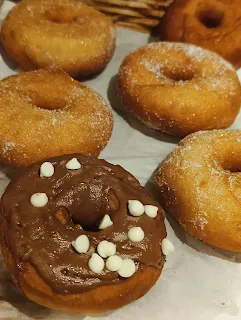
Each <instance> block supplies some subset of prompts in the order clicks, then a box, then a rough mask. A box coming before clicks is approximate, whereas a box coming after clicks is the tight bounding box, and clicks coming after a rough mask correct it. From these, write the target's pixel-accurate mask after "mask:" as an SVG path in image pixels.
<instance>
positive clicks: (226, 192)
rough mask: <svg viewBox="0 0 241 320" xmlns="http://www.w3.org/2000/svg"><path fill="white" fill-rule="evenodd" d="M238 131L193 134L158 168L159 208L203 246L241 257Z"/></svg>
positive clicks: (240, 143)
mask: <svg viewBox="0 0 241 320" xmlns="http://www.w3.org/2000/svg"><path fill="white" fill-rule="evenodd" d="M240 157H241V131H240V130H234V131H229V130H217V131H216V130H215V131H210V132H205V131H204V132H202V131H201V132H197V133H194V134H192V135H190V136H188V137H186V138H185V139H183V140H182V141H181V142H180V144H179V146H178V147H177V148H176V149H174V151H173V152H172V153H171V154H170V155H168V156H167V158H166V159H165V160H164V161H163V162H162V164H161V166H160V168H159V170H158V172H157V174H156V181H157V184H158V185H159V187H160V196H161V199H162V204H163V207H164V209H165V210H166V212H167V213H169V214H171V215H172V216H173V217H174V218H176V219H177V221H178V222H179V223H180V225H181V227H182V228H183V229H184V230H185V231H187V232H188V233H190V234H191V235H192V236H194V237H195V238H197V239H200V240H202V241H203V242H205V243H207V244H209V245H211V246H215V247H218V248H221V249H225V250H230V251H233V252H241V231H240V227H241V216H240V210H241V187H240V186H241V174H240V171H241V162H240Z"/></svg>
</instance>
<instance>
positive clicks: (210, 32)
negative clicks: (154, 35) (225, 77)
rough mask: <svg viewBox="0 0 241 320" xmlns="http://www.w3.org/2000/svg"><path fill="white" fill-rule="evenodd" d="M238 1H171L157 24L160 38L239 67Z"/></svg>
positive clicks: (240, 9)
mask: <svg viewBox="0 0 241 320" xmlns="http://www.w3.org/2000/svg"><path fill="white" fill-rule="evenodd" d="M240 16H241V6H240V0H232V1H229V0H211V1H210V0H175V1H173V3H172V4H171V5H170V7H169V8H168V10H167V12H166V14H165V16H164V18H163V20H162V23H161V29H160V30H161V38H162V40H168V41H178V42H179V41H180V42H187V43H193V44H196V45H198V46H201V47H203V48H206V49H209V50H211V51H215V52H217V53H219V54H220V55H221V56H223V57H224V58H225V59H227V60H228V61H230V62H231V63H232V64H234V65H235V67H237V68H239V67H241V36H240V35H241V20H240Z"/></svg>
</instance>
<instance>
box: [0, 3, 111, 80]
mask: <svg viewBox="0 0 241 320" xmlns="http://www.w3.org/2000/svg"><path fill="white" fill-rule="evenodd" d="M1 43H2V45H3V47H4V49H5V51H6V53H7V54H8V56H9V57H10V58H11V59H12V60H14V61H16V62H17V63H18V64H19V65H20V66H21V67H22V68H23V69H24V70H27V71H30V70H35V69H40V68H45V67H49V66H53V65H54V66H57V67H59V68H61V69H63V70H65V71H66V72H67V73H69V74H70V75H71V76H73V77H77V76H86V75H90V74H94V73H97V72H100V71H101V70H102V69H104V68H105V66H106V65H107V63H108V62H109V61H110V59H111V58H112V56H113V53H114V49H115V31H114V27H113V24H112V22H111V20H110V19H109V18H108V17H107V16H105V15H103V14H102V13H100V12H99V11H97V10H95V9H94V8H92V7H88V6H86V5H84V4H82V3H81V1H78V0H60V1H58V0H24V1H21V2H19V3H18V4H17V5H16V6H15V7H14V8H13V9H12V10H11V11H10V13H9V14H8V16H7V18H6V19H5V21H4V23H3V25H2V29H1Z"/></svg>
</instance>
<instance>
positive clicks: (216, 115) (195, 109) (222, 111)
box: [118, 42, 241, 137]
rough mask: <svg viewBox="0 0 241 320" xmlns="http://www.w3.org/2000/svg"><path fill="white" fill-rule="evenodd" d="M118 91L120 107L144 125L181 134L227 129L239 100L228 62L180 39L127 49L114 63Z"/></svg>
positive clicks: (239, 94) (236, 85) (232, 72)
mask: <svg viewBox="0 0 241 320" xmlns="http://www.w3.org/2000/svg"><path fill="white" fill-rule="evenodd" d="M118 90H119V94H120V97H121V100H122V103H123V107H124V108H126V110H127V111H128V112H130V113H131V114H132V115H134V116H135V117H136V118H138V119H139V120H140V121H142V122H143V123H144V124H146V125H147V126H149V127H151V128H153V129H156V130H160V131H162V132H166V133H168V134H171V135H175V136H181V137H183V136H186V135H188V134H190V133H193V132H195V131H199V130H211V129H223V128H227V127H228V126H230V125H231V124H232V123H233V121H234V119H235V118H236V116H237V114H238V112H239V109H240V104H241V87H240V82H239V79H238V77H237V75H236V72H235V70H234V69H233V67H232V66H231V64H229V63H228V62H226V61H225V60H224V59H222V58H221V57H219V56H218V55H217V54H215V53H212V52H209V51H207V50H204V49H201V48H199V47H196V46H193V45H187V44H182V43H169V42H159V43H152V44H149V45H147V46H145V47H142V48H140V49H138V50H136V51H134V52H132V53H130V54H129V55H128V56H127V57H126V58H125V59H124V61H123V63H122V65H121V67H120V71H119V75H118Z"/></svg>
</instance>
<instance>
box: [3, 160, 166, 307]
mask: <svg viewBox="0 0 241 320" xmlns="http://www.w3.org/2000/svg"><path fill="white" fill-rule="evenodd" d="M72 157H76V158H77V159H78V161H79V162H80V163H81V167H80V169H79V170H73V171H72V172H71V171H69V170H68V169H67V168H66V163H67V162H68V161H69V160H70V159H72ZM48 161H49V162H51V163H53V164H54V168H55V170H54V174H53V176H52V177H44V178H42V177H41V176H40V170H39V169H40V166H41V164H42V162H40V163H35V164H33V165H31V166H30V167H29V168H27V169H25V170H22V171H21V172H20V173H19V175H18V176H17V177H16V178H15V180H13V181H12V182H11V183H10V184H9V185H8V187H7V189H6V191H5V193H4V195H3V196H2V198H1V207H0V244H1V249H2V254H3V257H4V260H5V262H6V265H7V267H8V269H9V271H10V273H11V276H12V278H13V281H14V283H15V284H16V285H17V287H18V288H19V289H20V290H21V291H22V293H23V294H25V296H26V297H28V298H29V299H30V300H33V301H35V302H37V303H39V304H41V305H43V306H46V307H49V308H51V309H56V310H61V311H66V312H73V313H77V312H81V313H97V312H104V311H108V310H113V309H116V308H119V307H121V306H123V305H126V304H128V303H130V302H132V301H134V300H136V299H138V298H140V297H142V296H143V295H144V294H145V293H146V292H147V291H149V290H150V288H151V287H152V286H153V285H154V284H155V282H156V281H157V279H158V278H159V276H160V274H161V271H162V268H163V265H164V261H165V256H164V254H163V252H162V249H161V243H162V240H163V239H164V238H165V237H166V228H165V224H164V212H163V210H162V208H161V207H160V206H159V205H158V204H157V203H156V202H155V200H154V199H153V198H152V196H151V195H150V194H149V193H148V192H147V191H146V190H145V189H144V188H142V187H141V186H140V184H139V182H138V181H137V180H136V179H135V178H134V177H133V176H132V175H131V174H129V173H128V172H126V171H125V170H124V169H123V168H121V167H120V166H114V165H111V164H108V163H107V162H106V161H104V160H100V159H96V158H94V157H87V156H83V155H79V154H74V155H73V154H71V155H65V156H60V157H56V158H51V159H48ZM81 186H82V187H81ZM40 190H42V191H45V192H46V193H47V194H48V200H49V201H48V204H47V205H46V207H38V208H36V207H34V206H32V205H31V203H30V195H31V194H33V192H36V191H40ZM86 190H89V191H87V192H86ZM106 197H107V198H106ZM129 197H131V198H132V197H137V198H138V199H140V200H141V201H143V204H147V203H148V204H152V205H156V206H157V208H158V215H157V217H156V218H151V217H148V216H147V215H145V214H144V215H142V216H141V217H140V216H139V217H130V216H129V214H128V210H127V201H126V200H127V199H129ZM60 199H61V203H60V201H59V200H60ZM113 199H116V202H115V203H114V202H113ZM106 200H107V202H106ZM100 204H101V205H100ZM106 212H108V214H109V215H110V216H111V218H112V221H113V225H112V226H109V227H108V228H106V229H104V230H96V232H93V230H92V231H86V230H85V229H84V228H82V226H83V222H85V223H86V220H90V221H89V222H90V225H92V227H93V226H94V225H96V223H98V221H99V219H101V215H102V216H103V215H105V214H106ZM76 214H77V216H78V218H79V220H78V222H77V220H74V216H75V218H76ZM90 216H91V217H90ZM74 221H75V222H74ZM90 225H89V226H90ZM133 225H136V226H141V227H142V228H143V229H144V230H145V231H146V233H145V239H143V241H142V242H141V243H139V244H138V243H134V242H131V241H130V240H129V239H128V237H126V235H127V233H128V230H129V227H132V226H133ZM148 232H149V233H148ZM79 235H86V236H88V238H89V241H90V247H89V249H88V251H87V252H86V253H81V254H80V253H77V252H76V251H75V250H74V249H73V248H72V246H71V243H72V241H73V240H74V239H75V238H76V236H79ZM104 239H108V241H111V242H112V243H114V244H115V245H116V251H117V254H118V255H120V256H121V257H123V259H124V258H126V257H128V258H131V259H133V261H134V262H135V265H136V272H135V273H134V274H133V275H132V276H130V277H129V278H123V277H119V276H118V274H117V272H110V271H108V269H107V268H105V269H104V270H103V272H99V273H97V272H93V270H91V269H90V267H89V265H88V260H89V258H90V257H91V255H92V253H93V252H94V251H95V250H96V248H97V245H98V244H99V243H100V241H102V240H104ZM93 250H94V251H93ZM63 270H65V272H64V273H63ZM96 280H98V281H96Z"/></svg>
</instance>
